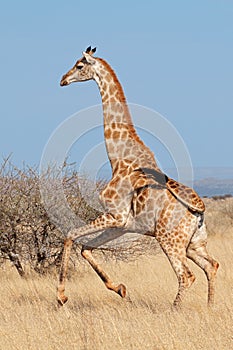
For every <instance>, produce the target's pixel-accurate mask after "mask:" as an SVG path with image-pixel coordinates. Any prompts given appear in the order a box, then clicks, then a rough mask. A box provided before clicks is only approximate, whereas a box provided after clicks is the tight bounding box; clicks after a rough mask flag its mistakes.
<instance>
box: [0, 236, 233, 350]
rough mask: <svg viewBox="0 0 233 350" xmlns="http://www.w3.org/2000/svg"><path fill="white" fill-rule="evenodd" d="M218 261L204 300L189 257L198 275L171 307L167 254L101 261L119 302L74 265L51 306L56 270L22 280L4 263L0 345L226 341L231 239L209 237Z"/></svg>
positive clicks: (231, 324)
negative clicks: (119, 287)
mask: <svg viewBox="0 0 233 350" xmlns="http://www.w3.org/2000/svg"><path fill="white" fill-rule="evenodd" d="M209 250H210V252H211V254H213V255H214V256H215V258H216V259H217V260H218V261H219V262H220V269H219V273H218V276H217V281H216V304H215V306H214V308H213V309H208V307H207V305H206V298H207V283H206V280H205V276H204V274H203V273H202V272H201V270H199V269H198V268H197V267H196V266H194V265H193V264H192V263H191V262H190V266H191V268H192V270H193V271H194V273H195V275H196V277H197V280H196V282H195V283H194V285H193V286H192V288H191V289H190V290H189V292H188V295H187V298H186V299H185V301H184V304H183V307H182V309H181V310H180V311H179V312H177V311H173V310H172V308H171V302H172V300H173V299H174V296H175V294H176V289H177V281H176V277H175V275H174V272H173V271H172V269H171V267H170V265H169V263H168V261H167V259H166V257H165V256H164V255H162V254H159V255H156V256H145V257H139V258H138V259H137V260H136V261H131V262H112V263H109V262H108V263H107V262H105V263H104V265H105V266H104V267H105V269H106V270H107V271H108V272H109V273H110V274H111V275H112V276H113V277H114V280H116V281H119V282H124V283H126V285H127V287H128V294H127V297H126V299H125V300H123V299H121V298H120V297H119V296H117V295H116V294H115V293H111V292H110V291H108V290H106V289H105V287H104V285H103V284H102V283H101V281H100V280H99V279H98V277H97V276H96V274H95V273H94V272H93V271H92V270H91V269H90V267H89V266H88V265H87V264H85V263H81V264H80V266H77V271H76V272H75V273H73V274H72V275H71V277H70V278H69V280H68V282H67V294H68V295H69V297H70V299H69V301H68V303H67V304H66V305H65V306H64V307H63V308H58V307H57V305H56V300H55V294H56V284H57V276H56V274H55V273H52V272H50V273H49V274H47V275H43V276H39V275H38V274H35V273H32V274H31V275H30V274H29V276H28V278H27V279H22V278H20V276H19V275H18V274H17V272H16V270H15V269H14V268H12V267H11V266H10V265H9V264H5V265H3V266H2V268H1V270H0V278H1V284H0V295H1V303H0V335H1V336H0V349H4V350H8V349H19V350H21V349H24V350H25V349H33V350H36V349H38V350H42V349H54V350H55V349H80V350H82V349H83V350H84V349H101V350H102V349H111V348H112V349H113V348H114V349H154V350H155V349H156V350H158V349H193V350H194V349H195V350H196V349H206V350H208V349H211V350H213V349H216V350H217V349H219V350H223V349H226V350H229V349H231V348H232V345H233V338H232V336H233V333H232V329H233V320H232V315H233V313H232V310H233V299H232V280H233V274H232V268H231V267H232V253H233V248H232V240H231V241H230V237H229V236H228V237H224V235H215V236H212V237H211V238H210V240H209Z"/></svg>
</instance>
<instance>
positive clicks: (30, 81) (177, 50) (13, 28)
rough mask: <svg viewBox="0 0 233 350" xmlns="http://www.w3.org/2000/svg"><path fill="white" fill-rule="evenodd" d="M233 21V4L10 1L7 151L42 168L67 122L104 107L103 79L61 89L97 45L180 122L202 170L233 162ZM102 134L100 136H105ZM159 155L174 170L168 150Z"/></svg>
mask: <svg viewBox="0 0 233 350" xmlns="http://www.w3.org/2000/svg"><path fill="white" fill-rule="evenodd" d="M232 18H233V2H232V1H230V0H221V1H219V0H218V1H217V0H209V1H207V0H196V1H187V0H176V1H174V0H163V1H162V0H160V1H157V0H151V1H146V0H145V1H143V2H142V1H123V0H118V1H115V2H110V1H101V0H99V1H73V0H70V1H64V0H63V1H60V0H57V1H55V0H51V1H44V0H41V1H29V0H28V1H26V0H21V1H16V0H15V1H13V0H9V1H4V2H2V3H1V5H0V37H1V53H0V57H1V66H0V67H1V68H0V69H1V85H0V89H1V104H0V116H1V128H0V156H3V157H4V156H7V155H9V154H10V153H13V155H12V161H13V162H14V163H15V164H17V165H20V164H22V162H25V163H26V164H29V165H35V164H39V162H40V158H41V154H42V151H43V148H44V146H45V144H46V142H47V141H48V139H49V137H50V135H51V133H52V132H53V131H54V129H55V128H56V127H57V126H58V125H59V124H60V123H61V122H62V121H64V120H65V119H66V118H67V117H69V116H70V115H72V114H74V113H75V112H77V111H80V110H82V109H84V108H87V107H90V106H93V105H96V104H100V96H99V93H98V90H97V86H96V84H94V83H93V82H87V83H82V84H79V85H78V84H73V85H71V86H69V87H66V88H61V87H60V86H59V81H60V78H61V76H62V75H63V74H64V73H65V72H66V71H67V70H68V69H69V68H70V67H71V66H72V65H73V63H74V62H75V61H76V59H77V58H79V57H80V56H81V52H82V51H83V50H84V49H85V48H86V47H87V46H89V45H93V46H97V53H96V55H97V56H99V57H102V58H105V59H106V60H107V61H108V62H109V63H110V64H111V66H112V67H113V68H114V70H115V71H116V73H117V75H118V77H119V79H120V81H121V83H122V85H123V87H124V90H125V94H126V97H127V100H128V101H129V102H131V103H136V104H139V105H142V106H145V107H148V108H151V109H153V110H155V111H158V112H159V113H160V114H162V115H163V116H164V117H166V118H167V119H168V120H169V121H170V122H171V123H172V124H173V125H174V126H175V128H176V129H177V130H178V132H179V133H180V135H181V136H182V138H183V140H184V142H185V144H186V145H187V148H188V150H189V153H190V156H191V159H192V163H193V165H194V166H195V167H213V166H214V167H232V166H233V161H232V150H233V137H232V133H233V102H232V101H233V83H232V82H233V65H232V63H233V45H232V44H233V20H232ZM93 137H94V138H95V137H96V142H100V141H101V137H102V134H101V132H100V134H99V135H92V138H93ZM144 141H145V143H149V144H150V140H149V139H148V142H147V137H146V135H145V138H144ZM82 147H85V143H84V145H83V146H82ZM153 151H154V152H155V155H156V157H157V158H158V159H159V162H160V163H161V164H162V166H163V167H164V168H166V167H169V166H170V163H169V160H167V159H166V157H164V159H163V151H161V152H160V150H159V149H158V150H157V148H156V147H155V148H154V149H153ZM157 151H158V153H157ZM76 152H77V153H78V149H74V151H73V154H72V157H73V158H75V157H76ZM77 159H78V155H77Z"/></svg>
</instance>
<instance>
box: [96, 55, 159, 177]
mask: <svg viewBox="0 0 233 350" xmlns="http://www.w3.org/2000/svg"><path fill="white" fill-rule="evenodd" d="M98 61H99V63H100V69H99V71H98V73H96V76H95V80H96V82H97V84H98V86H99V90H100V94H101V97H102V104H103V114H104V137H105V144H106V148H107V153H108V157H109V160H110V163H111V166H112V170H113V172H114V170H115V169H116V167H117V164H118V162H119V160H124V161H125V163H126V164H127V162H130V163H131V164H132V163H133V162H137V160H138V157H139V156H141V155H142V152H143V150H144V151H146V152H147V158H150V159H151V161H152V163H153V162H154V165H155V166H156V163H155V160H154V156H153V154H152V152H151V151H150V150H149V149H148V148H147V147H146V146H145V145H144V143H143V142H142V140H141V139H140V138H139V136H138V135H137V132H136V130H135V128H134V126H133V122H132V119H131V115H130V112H129V108H128V106H127V102H126V98H125V95H124V92H123V89H122V86H121V84H120V82H119V80H118V79H117V77H116V74H115V73H114V71H113V70H112V68H111V67H110V66H109V65H108V63H107V62H105V61H104V60H102V59H100V58H99V59H98Z"/></svg>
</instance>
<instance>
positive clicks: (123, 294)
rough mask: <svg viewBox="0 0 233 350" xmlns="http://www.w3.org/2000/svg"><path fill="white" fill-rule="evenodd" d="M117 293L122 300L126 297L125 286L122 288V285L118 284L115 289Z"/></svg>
mask: <svg viewBox="0 0 233 350" xmlns="http://www.w3.org/2000/svg"><path fill="white" fill-rule="evenodd" d="M117 293H118V294H119V295H120V296H121V297H122V298H124V297H125V296H126V286H124V284H119V286H118V287H117Z"/></svg>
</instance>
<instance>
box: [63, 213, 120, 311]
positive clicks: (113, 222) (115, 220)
mask: <svg viewBox="0 0 233 350" xmlns="http://www.w3.org/2000/svg"><path fill="white" fill-rule="evenodd" d="M125 218H126V215H124V214H121V215H118V216H114V215H112V214H110V213H106V214H103V215H101V216H99V217H98V218H97V219H96V220H94V221H92V222H91V223H90V224H88V225H85V226H83V227H80V228H78V229H73V230H71V231H70V232H69V235H68V238H67V239H66V240H65V242H64V250H63V255H62V262H61V269H60V274H59V284H58V289H57V300H58V303H59V305H63V304H65V303H66V301H67V300H68V298H67V297H66V296H65V294H64V291H65V279H66V274H67V269H68V263H69V258H70V252H71V247H72V244H73V242H74V241H75V240H76V239H77V238H78V237H81V236H85V235H89V234H91V233H95V232H98V231H103V230H105V231H104V233H102V234H100V236H99V237H97V238H95V239H93V240H91V241H89V242H88V246H90V247H91V248H98V247H100V246H101V245H103V244H105V243H106V242H109V241H112V240H114V239H116V238H117V237H119V236H121V235H122V234H124V233H125V232H124V230H123V227H124V225H125ZM109 228H118V229H117V230H114V229H113V230H112V234H109V231H108V230H107V229H109ZM84 255H85V253H83V256H84ZM86 259H87V260H88V261H89V259H88V257H87V258H86ZM93 261H94V259H93ZM90 264H91V263H90ZM91 266H92V264H91ZM94 266H97V264H96V263H95V264H94V263H93V266H92V267H93V268H94ZM94 270H95V271H96V272H97V270H96V269H95V268H94ZM97 273H98V272H97ZM103 276H104V272H103ZM106 276H107V275H106ZM106 282H107V284H106V286H109V287H112V288H110V289H112V290H115V291H116V292H117V293H118V294H120V295H121V296H122V297H123V296H125V290H126V288H125V287H124V286H123V285H119V286H118V287H119V288H118V289H119V290H117V289H116V288H117V287H114V286H113V284H111V282H110V279H109V278H107V279H106Z"/></svg>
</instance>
